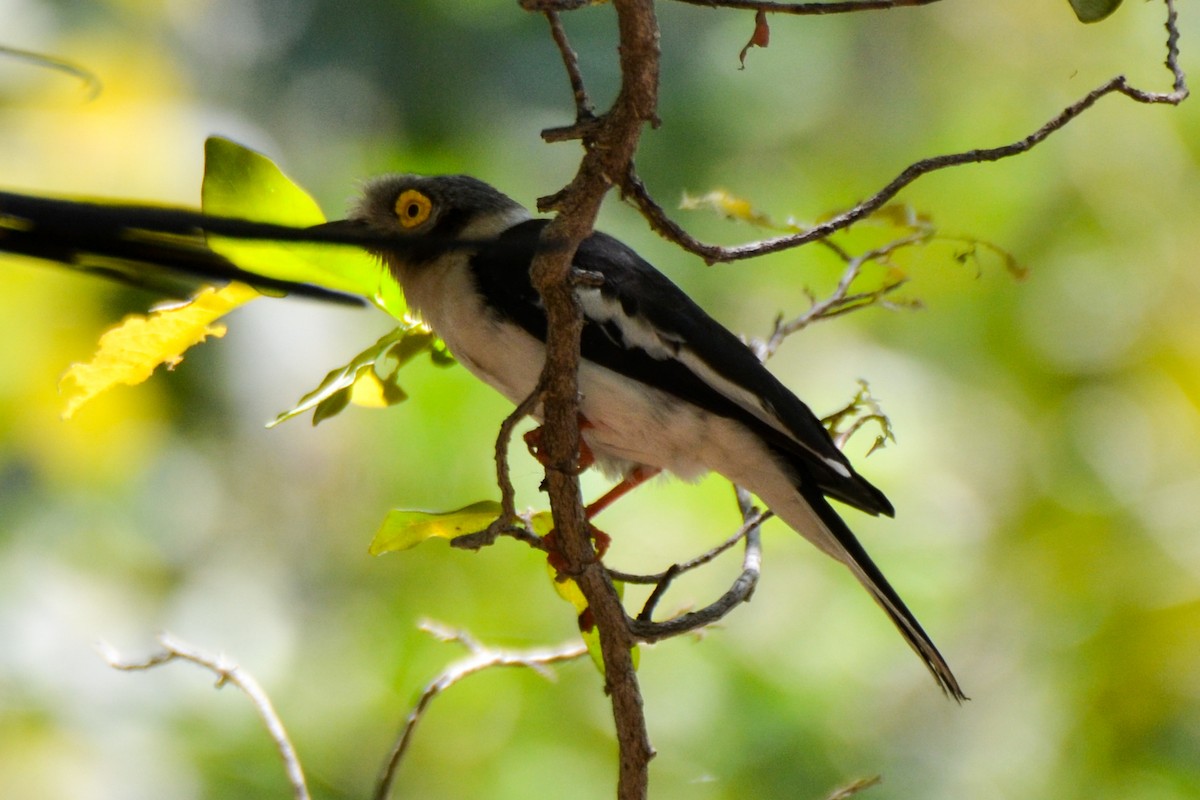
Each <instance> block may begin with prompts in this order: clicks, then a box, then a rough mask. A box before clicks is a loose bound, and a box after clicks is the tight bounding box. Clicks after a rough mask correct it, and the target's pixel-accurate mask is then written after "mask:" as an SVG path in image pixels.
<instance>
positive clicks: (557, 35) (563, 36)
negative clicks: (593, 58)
mask: <svg viewBox="0 0 1200 800" xmlns="http://www.w3.org/2000/svg"><path fill="white" fill-rule="evenodd" d="M545 14H546V21H547V22H549V23H550V35H551V36H553V37H554V44H555V45H557V46H558V52H560V53H561V54H562V60H563V68H564V69H565V70H566V71H567V80H569V81H570V82H571V94H572V95H574V97H575V124H577V125H578V124H581V123H585V122H594V121H595V119H596V109H595V108H594V107H593V106H592V101H591V98H589V97H588V93H587V89H585V88H584V86H583V73H582V72H580V71H579V55H578V54H577V53H576V52H575V50H574V48H572V47H571V42H570V41H568V40H567V32H566V30H565V29H564V28H563V25H562V20H561V19H559V17H558V12H557V11H546V12H545Z"/></svg>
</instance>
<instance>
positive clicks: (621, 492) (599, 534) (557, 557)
mask: <svg viewBox="0 0 1200 800" xmlns="http://www.w3.org/2000/svg"><path fill="white" fill-rule="evenodd" d="M660 472H662V470H661V469H660V468H658V467H647V466H646V465H644V464H641V465H638V466H636V467H634V468H633V469H632V470H630V471H629V474H628V475H626V476H625V477H624V478H623V479H622V480H621V482H620V483H618V484H617V485H616V486H614V487H612V488H611V489H609V490H608V491H607V492H605V493H604V494H603V495H601V496H600V497H599V498H597V499H596V500H593V501H592V502H591V503H589V504H588V506H587V507H586V508H585V509H584V510H583V514H584V517H585V518H586V519H587V520H588V533H589V534H590V535H591V537H592V542H593V543H595V547H596V558H597V559H601V558H604V554H605V553H607V552H608V546H609V545H610V544H612V537H611V536H609V535H608V534H607V533H605V532H604V531H602V530H600V529H599V528H597V527H596V526H595V525H592V524H591V520H592V517H594V516H596V515H597V514H599V513H600V512H601V511H603V510H604V509H606V508H608V507H609V506H610V505H612V504H613V503H615V502H616V501H617V500H619V499H621V498H622V497H624V496H625V495H626V494H628V493H629V492H630V491H632V490H633V489H636V488H637V487H638V486H640V485H642V484H643V483H645V482H646V481H648V480H650V479H651V478H653V477H654V476H655V475H657V474H658V473H660ZM542 541H543V542H544V543H545V544H546V545H547V546H548V547H549V548H550V552H549V555H548V556H547V559H548V560H549V562H550V566H552V567H554V569H555V570H556V571H557V572H558V573H559V575H560V576H563V577H565V573H566V568H567V562H566V560H565V559H564V558H563V555H562V551H561V550H560V549H559V547H558V531H557V530H551V531H550V532H549V533H547V534H546V535H545V536H543V537H542Z"/></svg>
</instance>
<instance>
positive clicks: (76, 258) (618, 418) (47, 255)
mask: <svg viewBox="0 0 1200 800" xmlns="http://www.w3.org/2000/svg"><path fill="white" fill-rule="evenodd" d="M549 222H550V221H549V220H548V219H546V218H536V217H534V216H533V215H532V214H531V213H530V212H529V210H528V209H526V208H525V207H524V206H523V205H521V204H520V203H518V202H516V201H515V200H513V199H511V198H510V197H508V196H507V195H505V194H504V193H502V192H501V191H499V190H498V189H496V188H494V187H492V186H491V185H489V184H487V183H485V182H483V181H481V180H478V179H476V178H473V177H470V176H467V175H438V176H421V175H414V174H396V175H384V176H381V177H377V178H374V179H371V180H368V181H366V182H365V183H364V184H363V185H362V188H361V191H360V193H359V197H358V199H357V200H356V201H355V202H354V203H353V205H352V207H351V210H350V212H349V214H348V215H347V216H346V217H345V218H344V219H341V220H336V221H333V222H327V223H324V224H322V225H317V226H313V227H310V228H290V227H286V226H277V225H264V224H261V223H254V222H250V221H245V220H237V219H226V218H219V217H211V216H206V215H203V214H197V213H194V212H187V211H178V210H172V209H161V208H156V207H144V206H128V205H124V206H123V205H116V206H114V205H109V204H93V203H82V202H77V201H69V200H52V199H47V198H37V197H32V196H28V195H19V194H13V193H5V192H0V252H3V251H8V252H12V253H17V254H20V255H24V256H31V257H34V258H40V259H43V260H48V261H55V262H61V263H65V264H67V265H68V266H72V267H73V268H76V269H80V268H83V269H91V270H99V271H100V272H101V273H102V274H105V275H106V276H107V277H111V278H116V279H119V280H124V281H127V282H134V283H150V284H160V285H161V284H162V282H163V277H162V274H161V273H163V272H164V271H165V273H166V274H175V275H183V276H188V277H190V278H193V279H197V280H200V281H202V282H206V283H208V282H212V281H214V280H226V281H228V280H240V281H243V282H247V283H250V284H251V285H253V286H256V287H259V288H261V289H263V290H264V291H269V292H288V293H295V294H299V295H302V296H309V297H314V298H316V299H320V300H328V301H333V302H343V303H344V302H353V301H354V300H355V299H356V298H354V297H351V296H347V295H345V294H342V293H338V292H331V291H329V290H327V289H324V288H322V287H319V286H312V285H309V284H303V283H295V282H291V281H286V280H280V279H276V278H269V277H264V276H258V275H255V274H254V273H251V272H248V271H246V270H242V269H241V268H240V267H238V266H237V265H235V264H232V263H231V262H229V261H227V260H226V259H224V258H222V257H221V256H219V255H217V254H215V253H212V251H211V250H207V249H206V247H205V245H204V238H203V236H204V234H205V233H216V234H220V235H225V236H240V237H244V238H251V239H253V238H258V239H279V240H288V241H317V242H330V243H338V244H343V245H354V246H358V247H361V248H363V249H365V250H366V251H367V252H369V253H371V254H373V255H374V256H376V257H377V258H378V259H379V260H380V262H381V264H382V266H383V267H384V268H386V269H387V270H388V271H389V272H390V273H391V275H392V276H393V277H394V278H395V279H396V280H397V282H398V283H399V284H400V285H401V287H402V289H403V292H404V296H405V300H406V302H407V304H408V306H409V307H410V309H412V310H413V311H414V312H416V313H417V314H418V315H419V316H420V317H421V318H422V320H423V321H424V322H425V323H426V324H427V325H428V326H429V327H430V328H431V329H432V330H433V331H434V332H435V333H436V334H437V335H438V336H439V337H440V338H441V339H442V340H443V341H444V342H445V343H446V346H447V348H448V349H449V350H450V352H451V353H452V354H453V355H454V357H455V358H456V359H457V360H458V361H459V363H461V364H462V365H463V366H464V367H466V369H468V370H469V371H470V372H471V373H472V374H474V375H475V376H476V377H478V378H480V379H481V380H482V381H483V382H484V383H487V384H488V385H490V386H491V387H493V388H494V389H496V390H497V391H499V392H500V393H501V394H502V395H504V396H505V397H506V398H507V399H508V400H509V401H511V402H512V403H514V404H520V403H522V402H523V401H524V400H525V399H526V398H527V397H529V396H530V394H531V393H532V392H533V391H534V389H535V387H536V385H537V383H538V380H539V377H540V374H541V371H542V366H543V363H544V361H545V341H546V335H547V322H546V314H545V309H544V307H543V305H542V300H541V298H540V296H539V294H538V292H537V290H536V288H535V287H534V285H533V282H532V278H531V276H530V267H531V265H532V262H533V259H534V258H535V256H536V255H537V254H538V253H539V252H540V251H541V250H543V249H545V248H546V247H552V246H554V245H553V243H547V242H544V241H543V238H544V237H543V232H544V230H545V228H546V226H547V225H548V224H549ZM573 268H574V269H575V270H578V271H579V272H580V273H585V274H587V275H588V278H589V279H588V280H587V281H577V282H575V292H576V296H577V298H578V302H579V305H580V307H581V309H582V312H583V323H584V324H583V329H582V333H581V337H580V354H581V355H580V363H579V372H578V386H579V410H580V416H581V420H580V437H581V440H582V447H581V449H583V448H586V450H587V451H588V453H589V454H590V455H591V456H592V457H594V458H595V460H596V461H597V462H598V465H599V466H600V467H601V468H603V469H604V470H605V471H606V472H610V473H612V474H615V475H619V476H624V477H625V479H626V480H625V485H626V486H628V485H631V483H632V482H634V481H636V480H640V479H643V478H645V477H646V476H649V475H653V474H656V473H658V472H660V471H666V472H668V473H672V474H674V475H676V476H678V477H680V478H683V479H685V480H690V479H696V478H699V477H701V476H702V475H704V474H706V473H709V472H715V473H718V474H720V475H722V476H724V477H725V478H727V479H728V480H730V481H731V482H733V483H734V484H735V485H738V486H741V487H743V488H745V489H747V490H748V491H750V492H751V493H753V494H755V495H757V496H758V498H759V499H760V500H761V501H762V502H763V503H764V504H765V505H766V506H767V508H769V509H770V510H771V512H773V513H774V514H775V516H777V517H779V518H780V519H782V520H783V522H784V523H786V524H787V525H788V526H789V527H791V528H792V529H794V530H795V531H797V532H798V533H799V534H800V535H801V536H803V537H804V538H805V539H807V540H808V541H809V542H811V543H812V544H813V545H815V546H816V547H817V548H818V549H819V550H821V551H822V552H824V553H825V554H827V555H829V556H831V557H832V558H833V559H834V560H836V561H838V562H840V563H841V564H843V565H844V566H845V567H846V568H847V569H849V571H850V572H851V574H853V575H854V577H855V578H857V579H858V581H859V583H860V584H861V585H862V586H863V587H864V588H865V589H866V591H867V593H868V594H869V595H870V596H871V597H872V598H873V599H874V600H875V602H876V603H877V604H878V605H879V606H880V607H881V608H882V609H883V611H884V612H885V613H886V614H887V616H888V617H889V618H890V619H891V621H892V622H893V623H894V624H895V626H896V628H897V629H898V630H899V632H900V634H901V636H902V637H903V638H904V640H905V641H906V642H907V643H908V644H909V646H910V647H911V648H912V649H913V650H914V651H915V652H916V653H917V655H918V656H919V657H920V658H921V660H922V661H923V662H924V664H925V666H926V667H927V668H928V670H929V671H930V673H931V674H932V675H933V677H934V679H935V681H936V682H937V684H938V685H939V686H940V688H941V689H942V691H943V692H944V693H945V694H947V695H948V696H950V697H951V698H953V699H955V700H957V701H959V702H961V701H963V700H965V699H967V698H966V695H965V694H964V693H963V690H962V689H961V687H960V686H959V683H958V680H957V679H956V678H955V676H954V673H953V672H952V670H951V669H950V667H949V665H948V664H947V662H946V660H945V659H944V658H943V657H942V654H941V653H940V652H939V651H938V649H937V647H936V646H935V645H934V643H933V641H932V640H931V639H930V637H929V635H928V634H927V633H926V632H925V630H924V629H923V628H922V627H921V624H920V622H919V621H918V620H917V618H916V616H915V615H914V614H913V613H912V611H910V610H909V608H908V606H907V605H905V603H904V601H903V600H902V599H901V597H900V595H899V594H898V593H897V592H896V590H895V589H894V588H893V587H892V585H891V584H890V583H889V582H888V580H887V578H886V577H885V576H884V574H883V572H882V571H881V570H880V569H879V567H878V566H877V565H876V564H875V563H874V561H872V560H871V557H870V556H869V555H868V554H867V552H866V550H865V549H864V548H863V546H862V544H861V543H860V542H859V541H858V539H857V538H856V537H855V535H854V533H853V532H852V531H851V530H850V528H849V526H848V525H847V524H846V522H845V521H844V520H843V519H842V518H841V516H840V515H839V513H838V512H837V511H836V510H835V509H834V507H833V506H832V505H831V504H830V499H832V500H835V501H837V502H840V503H843V504H845V505H848V506H850V507H852V508H855V509H858V510H860V511H863V512H865V513H867V514H870V515H875V516H879V515H884V516H889V517H890V516H893V515H894V509H893V506H892V504H891V502H890V501H889V500H888V499H887V497H886V496H885V495H884V494H883V492H882V491H880V490H879V489H878V488H876V487H875V486H874V485H873V484H871V483H870V482H869V481H868V480H867V479H866V478H864V477H862V476H861V475H860V474H859V473H858V472H857V471H855V469H854V467H853V466H852V465H851V463H850V461H849V460H848V459H847V458H846V456H845V455H844V454H843V453H842V451H841V450H840V449H839V448H838V447H837V446H836V445H835V444H834V442H833V439H832V437H831V436H830V434H829V432H828V431H827V430H826V429H825V427H824V426H823V425H822V424H821V422H820V420H819V419H818V418H817V416H816V415H815V414H814V413H813V412H812V411H811V409H810V408H809V407H808V406H807V405H805V403H804V402H803V401H802V400H800V399H799V398H798V397H797V396H796V395H795V394H793V393H792V392H791V391H790V390H789V389H788V388H787V387H785V386H784V385H783V384H782V383H781V382H780V381H779V380H778V379H777V378H776V377H775V376H774V375H773V374H772V373H771V372H770V371H769V370H767V368H766V367H765V366H764V365H763V364H762V362H761V361H760V360H759V358H758V357H757V356H756V355H755V354H754V352H753V351H752V350H751V349H750V348H749V347H748V346H747V345H746V344H745V343H744V342H743V341H742V340H741V339H740V338H738V337H737V336H736V335H735V334H734V333H732V332H731V331H730V330H728V329H727V328H726V327H724V326H723V325H722V324H721V323H720V322H718V321H717V320H715V319H714V318H713V317H711V316H710V315H709V314H708V313H707V312H705V311H704V310H703V309H702V308H701V307H700V306H699V305H698V304H696V303H695V302H694V301H693V300H692V299H691V298H690V297H688V295H687V294H686V293H685V292H684V291H683V290H682V289H680V288H679V287H678V286H676V285H675V284H674V283H673V282H672V281H671V280H670V279H669V278H667V277H666V276H665V275H663V274H662V273H661V272H660V271H658V270H657V269H656V268H655V267H654V266H653V265H651V264H650V263H649V262H647V261H646V260H645V259H643V258H642V257H641V256H639V255H638V254H637V252H635V251H634V250H633V249H632V248H630V247H629V246H627V245H625V244H623V243H622V242H620V241H619V240H617V239H616V238H614V237H612V236H609V235H607V234H605V233H602V232H593V233H592V234H591V235H590V236H588V237H587V238H585V239H584V240H583V241H582V242H581V243H580V244H579V246H578V248H577V250H576V252H575V253H574V256H573ZM533 416H535V417H537V416H538V409H535V410H534V412H533ZM635 476H636V477H635ZM611 495H612V493H610V495H606V497H608V496H611ZM602 500H603V498H602ZM595 505H596V504H593V506H595Z"/></svg>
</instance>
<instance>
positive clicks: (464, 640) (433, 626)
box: [372, 620, 587, 800]
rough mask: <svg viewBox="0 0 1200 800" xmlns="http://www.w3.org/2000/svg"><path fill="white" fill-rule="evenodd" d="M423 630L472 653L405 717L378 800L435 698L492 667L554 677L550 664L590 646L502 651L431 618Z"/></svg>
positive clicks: (390, 783)
mask: <svg viewBox="0 0 1200 800" xmlns="http://www.w3.org/2000/svg"><path fill="white" fill-rule="evenodd" d="M421 630H423V631H425V632H426V633H428V634H431V635H432V636H434V637H436V638H438V639H440V640H442V641H443V642H458V643H459V644H461V645H463V646H464V647H466V648H467V651H468V652H469V655H468V656H467V657H466V658H464V659H462V660H460V661H457V662H455V663H453V664H451V665H450V666H448V667H446V669H444V670H442V672H441V674H440V675H438V676H437V677H436V678H434V679H433V680H432V681H430V682H429V683H428V684H427V685H426V686H425V690H424V691H422V692H421V697H420V699H419V700H417V704H416V705H415V706H414V707H413V710H412V711H411V712H409V714H408V717H407V718H406V719H405V720H404V726H403V727H402V728H401V730H400V735H399V736H398V737H397V738H396V742H395V744H393V745H392V749H391V750H390V751H389V752H388V756H387V759H386V760H385V761H384V764H383V769H381V770H380V772H379V778H378V779H377V780H376V782H375V792H374V794H373V795H372V797H373V798H374V800H387V798H388V797H390V796H391V794H392V786H393V785H394V784H395V781H396V773H397V772H398V771H399V769H400V762H401V761H402V760H403V759H404V755H405V753H407V752H408V746H409V744H410V743H411V742H412V738H413V734H414V732H415V731H416V728H417V724H418V723H420V721H421V720H422V719H423V718H424V717H425V712H426V711H428V710H429V705H430V704H431V703H432V702H433V701H434V698H436V697H437V696H438V695H440V694H441V693H442V692H444V691H446V690H447V689H449V688H450V687H451V686H453V685H454V684H456V683H458V682H459V681H461V680H463V679H464V678H467V677H469V676H471V675H474V674H475V673H477V672H482V671H483V670H485V669H490V668H491V667H526V668H528V669H532V670H533V671H534V672H536V673H538V674H539V675H541V676H542V677H544V678H546V679H548V680H554V673H552V672H551V671H550V670H548V669H546V667H547V666H548V665H550V664H557V663H560V662H563V661H572V660H574V659H576V658H579V657H580V656H584V655H587V646H586V645H584V644H582V643H580V642H572V643H569V644H565V645H560V646H559V647H555V648H548V649H536V650H524V651H515V650H501V649H493V648H490V647H486V646H485V645H483V644H481V643H480V642H479V641H478V640H476V639H475V637H473V636H471V635H470V634H469V633H467V632H466V631H463V630H452V629H450V628H447V627H446V626H444V625H440V624H439V623H436V622H433V621H430V620H426V621H425V622H422V623H421Z"/></svg>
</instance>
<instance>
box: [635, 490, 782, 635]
mask: <svg viewBox="0 0 1200 800" xmlns="http://www.w3.org/2000/svg"><path fill="white" fill-rule="evenodd" d="M737 498H738V506H739V508H740V510H741V512H742V517H743V519H746V520H747V521H749V520H750V519H751V518H752V517H753V516H754V515H755V514H756V513H757V512H756V511H755V510H754V507H753V505H752V503H751V499H750V494H749V493H748V492H746V491H745V490H744V489H742V488H741V487H737ZM760 525H761V519H760V520H759V522H758V523H755V524H753V525H752V526H751V527H750V529H749V530H747V531H746V536H745V539H746V551H745V555H744V556H743V557H742V572H741V574H739V575H738V577H737V579H736V580H735V581H734V582H733V585H732V586H730V587H729V590H728V591H727V592H725V594H723V595H722V596H721V597H720V598H718V599H717V600H716V601H714V602H713V603H711V604H709V605H707V606H705V607H704V608H702V609H700V610H698V611H691V612H688V613H687V614H682V615H680V616H678V617H675V618H674V619H669V620H666V621H665V622H651V621H650V620H649V619H642V615H640V614H639V615H638V618H637V619H632V620H629V629H630V631H631V632H632V633H633V635H634V636H636V637H637V638H638V639H640V640H642V641H644V642H657V641H660V640H662V639H669V638H671V637H673V636H679V635H681V634H684V633H688V632H690V631H694V630H698V629H700V628H705V627H708V626H709V625H712V624H713V623H715V622H717V621H719V620H721V619H723V618H724V617H726V616H727V615H728V614H729V613H730V612H731V611H732V610H733V609H734V608H736V607H737V606H739V605H741V604H742V603H745V602H747V601H748V600H749V599H750V598H751V596H752V595H753V594H754V588H755V587H756V586H757V585H758V577H759V575H760V574H761V572H762V535H761V529H760ZM669 571H670V570H668V572H669ZM647 605H649V603H647ZM650 612H653V606H651V607H650ZM643 613H647V612H646V610H645V609H643ZM647 616H648V614H647Z"/></svg>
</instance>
